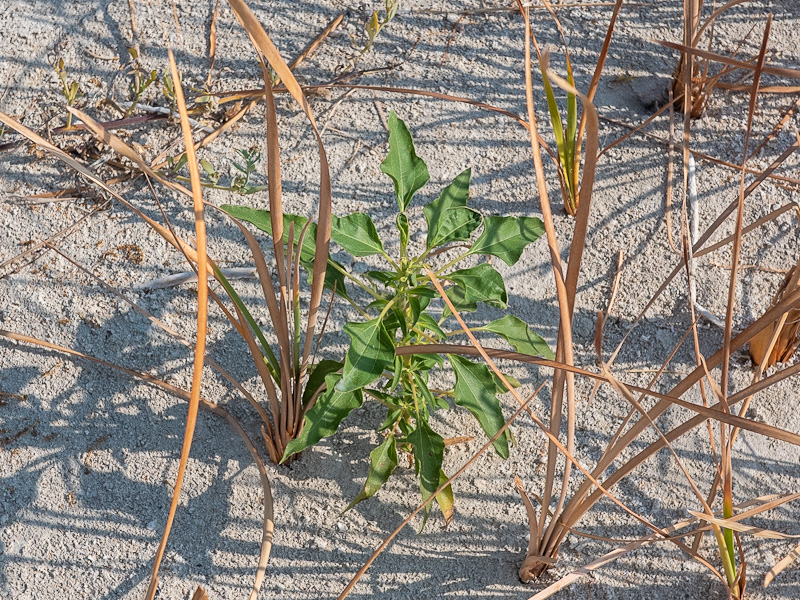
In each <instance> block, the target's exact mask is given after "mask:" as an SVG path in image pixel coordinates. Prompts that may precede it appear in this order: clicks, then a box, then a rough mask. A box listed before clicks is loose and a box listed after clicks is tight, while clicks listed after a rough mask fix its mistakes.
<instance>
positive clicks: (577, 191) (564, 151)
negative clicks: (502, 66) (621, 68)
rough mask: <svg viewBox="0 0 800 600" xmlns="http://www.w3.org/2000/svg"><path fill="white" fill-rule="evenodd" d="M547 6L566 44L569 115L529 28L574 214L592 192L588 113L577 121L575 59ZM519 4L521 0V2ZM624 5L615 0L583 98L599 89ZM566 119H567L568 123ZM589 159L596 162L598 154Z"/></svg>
mask: <svg viewBox="0 0 800 600" xmlns="http://www.w3.org/2000/svg"><path fill="white" fill-rule="evenodd" d="M543 2H544V5H545V7H546V8H547V10H548V11H549V12H550V15H551V17H552V18H553V21H554V22H555V24H556V27H557V28H558V33H559V35H560V36H561V41H562V43H563V44H564V59H565V61H566V70H567V79H566V84H567V85H566V86H562V87H566V88H567V89H566V92H567V106H566V117H565V118H563V119H562V116H561V111H560V109H559V106H558V101H557V100H556V96H555V93H554V91H553V85H552V83H551V79H552V78H553V75H552V73H548V69H549V55H548V53H547V52H546V51H545V52H542V51H541V50H540V49H539V44H538V43H537V41H536V36H535V35H534V34H533V29H532V28H531V27H530V25H529V24H528V25H527V27H528V31H529V34H530V37H531V40H532V41H533V47H534V49H535V50H536V55H537V58H538V62H539V69H540V70H541V73H542V83H543V84H544V91H545V97H546V99H547V110H548V115H549V117H550V125H551V126H552V128H553V137H554V138H555V141H556V152H552V151H551V150H550V149H549V148H546V149H547V151H548V152H549V154H550V156H551V158H552V159H553V161H554V162H555V164H556V169H557V171H558V181H559V184H560V186H561V196H562V198H563V200H564V208H565V210H566V211H567V214H569V215H572V216H575V215H576V214H577V212H578V204H579V202H580V199H581V195H582V190H583V195H584V196H586V197H588V196H589V195H591V187H592V184H591V182H592V181H593V177H589V178H588V181H589V184H588V185H586V186H584V185H583V183H584V181H583V179H582V175H581V148H582V147H583V143H584V138H585V135H586V118H587V113H586V111H585V110H584V111H583V112H582V113H581V118H580V121H578V95H579V94H577V93H576V92H577V90H576V89H575V88H576V86H575V78H574V77H573V74H572V62H571V61H570V58H569V48H568V46H567V41H566V37H565V36H564V30H563V29H562V27H561V22H560V21H559V20H558V17H557V16H556V13H555V11H554V10H553V7H552V6H551V5H550V3H549V2H548V0H543ZM518 4H520V3H519V2H518ZM621 6H622V0H617V1H616V3H615V4H614V12H613V13H612V15H611V20H610V22H609V25H608V29H607V30H606V36H605V39H604V41H603V46H602V48H601V49H600V56H599V57H598V59H597V64H596V65H595V71H594V75H593V76H592V81H591V83H590V84H589V90H588V91H587V93H586V96H585V100H584V102H588V103H591V102H592V99H593V98H594V94H595V92H596V91H597V86H598V85H599V83H600V75H601V74H602V72H603V67H604V65H605V60H606V56H607V55H608V48H609V46H610V44H611V37H612V35H613V33H614V26H615V24H616V21H617V16H618V14H619V10H620V8H621ZM565 121H566V123H565ZM590 160H591V161H592V162H594V161H595V160H596V159H595V157H591V158H590Z"/></svg>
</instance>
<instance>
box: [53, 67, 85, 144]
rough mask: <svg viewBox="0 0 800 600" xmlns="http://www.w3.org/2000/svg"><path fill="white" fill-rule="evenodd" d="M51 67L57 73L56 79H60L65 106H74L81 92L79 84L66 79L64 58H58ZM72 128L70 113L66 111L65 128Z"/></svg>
mask: <svg viewBox="0 0 800 600" xmlns="http://www.w3.org/2000/svg"><path fill="white" fill-rule="evenodd" d="M53 68H54V69H55V71H56V74H57V75H58V79H59V80H60V81H61V94H62V95H63V96H64V98H65V99H66V101H67V106H74V105H75V102H76V101H77V100H78V98H80V97H81V96H82V95H83V92H81V88H80V85H79V84H78V82H77V81H75V80H74V79H73V80H72V81H69V82H68V81H67V80H68V77H67V70H66V68H65V67H64V59H63V58H59V59H58V61H57V62H56V63H55V64H54V65H53ZM71 128H72V113H67V129H71Z"/></svg>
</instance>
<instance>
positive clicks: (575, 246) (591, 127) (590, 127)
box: [542, 37, 610, 554]
mask: <svg viewBox="0 0 800 600" xmlns="http://www.w3.org/2000/svg"><path fill="white" fill-rule="evenodd" d="M608 39H609V41H610V37H609V38H608ZM547 76H548V77H549V78H550V79H551V80H552V81H553V82H554V83H555V84H556V85H558V86H559V87H560V88H561V89H563V90H565V91H567V92H568V93H571V94H575V95H576V96H579V97H580V99H581V102H582V103H583V111H582V115H583V116H582V121H583V120H585V125H586V128H587V129H586V159H585V160H584V165H583V176H582V178H581V186H580V191H579V200H578V207H577V212H576V214H575V226H574V228H573V233H572V243H571V244H570V250H569V261H568V263H567V277H566V281H565V287H566V292H567V301H568V302H569V307H568V308H569V319H570V322H569V328H568V329H566V330H565V332H564V340H565V342H566V343H565V348H566V347H569V349H570V351H569V352H568V353H567V352H565V355H564V358H565V361H564V362H567V363H568V364H573V363H574V358H573V357H572V356H571V354H572V351H571V348H572V331H571V328H572V317H573V314H574V311H575V297H576V296H577V293H578V278H579V276H580V269H581V260H582V258H583V251H584V249H585V247H586V235H587V231H588V229H589V215H590V209H591V200H592V191H593V189H594V177H595V170H596V166H597V151H598V146H599V144H598V140H599V133H598V130H599V123H598V119H597V111H596V110H595V107H594V105H593V104H592V102H591V100H590V99H589V97H588V96H585V95H584V94H581V93H580V92H579V91H578V90H577V89H575V88H574V87H572V86H571V85H570V84H569V83H568V82H567V81H566V80H564V79H562V78H561V77H559V76H557V75H555V74H554V73H552V72H551V71H549V70H548V71H547ZM576 152H577V150H576ZM571 377H572V375H571V374H568V375H567V417H568V419H567V440H568V443H567V448H569V449H570V451H571V452H574V437H575V413H576V407H575V387H574V386H575V383H574V379H573V380H572V381H570V378H571ZM559 423H560V418H559ZM551 426H552V422H551ZM571 440H572V441H573V445H572V446H571V445H570V443H569V441H571ZM569 467H570V466H569V463H567V464H566V465H565V468H564V477H563V479H562V484H561V493H560V495H559V499H558V504H557V505H556V510H555V511H554V514H555V515H556V518H553V519H551V520H550V526H549V528H548V531H547V533H546V534H545V538H550V537H552V535H553V531H554V530H555V527H556V523H557V515H558V514H559V513H560V512H561V509H562V507H563V505H564V502H565V500H566V495H567V490H568V485H569V471H570V468H569ZM545 506H547V504H545ZM545 538H543V541H544V539H545ZM542 554H545V553H544V552H543V553H542Z"/></svg>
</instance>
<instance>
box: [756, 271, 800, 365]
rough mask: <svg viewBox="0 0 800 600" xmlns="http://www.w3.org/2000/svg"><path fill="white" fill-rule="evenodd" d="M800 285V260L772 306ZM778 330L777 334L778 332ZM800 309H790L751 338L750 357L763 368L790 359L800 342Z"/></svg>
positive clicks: (786, 279)
mask: <svg viewBox="0 0 800 600" xmlns="http://www.w3.org/2000/svg"><path fill="white" fill-rule="evenodd" d="M798 286H800V262H798V264H796V265H795V266H794V267H792V269H791V271H789V273H788V274H787V275H786V278H785V279H784V281H783V283H782V284H781V287H780V289H779V290H778V293H777V294H775V297H774V298H773V300H772V303H771V304H770V306H774V305H775V304H777V303H778V302H779V301H780V300H781V298H783V296H784V295H786V294H787V293H790V292H793V291H794V290H796V289H797V288H798ZM776 330H777V334H776ZM799 335H800V309H795V310H790V311H789V312H788V313H786V314H785V315H783V316H782V317H781V320H780V321H779V322H778V323H776V324H773V325H770V326H769V327H767V328H766V329H763V330H762V331H761V332H760V333H759V334H758V335H756V336H755V337H754V338H753V339H752V340H750V358H752V359H753V363H755V364H756V365H758V366H759V368H760V369H761V370H764V369H767V368H769V367H771V366H773V365H774V364H775V363H778V362H786V361H788V360H789V359H790V358H791V357H792V355H793V354H794V352H795V350H797V347H798V345H799V344H800V337H798V336H799Z"/></svg>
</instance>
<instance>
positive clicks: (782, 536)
mask: <svg viewBox="0 0 800 600" xmlns="http://www.w3.org/2000/svg"><path fill="white" fill-rule="evenodd" d="M689 512H690V513H691V514H693V515H694V516H695V517H697V518H698V519H700V520H702V521H707V522H709V523H713V524H715V525H718V526H720V527H724V528H725V529H732V530H734V531H738V532H740V533H746V534H748V535H752V536H754V537H759V538H766V539H770V540H789V539H797V538H800V535H789V534H788V533H780V532H778V531H772V530H771V529H763V528H761V527H751V526H750V525H743V524H742V523H740V522H739V521H738V518H740V517H739V516H736V517H733V518H730V519H721V518H719V517H715V516H714V515H712V514H710V513H703V512H698V511H695V510H690V511H689Z"/></svg>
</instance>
